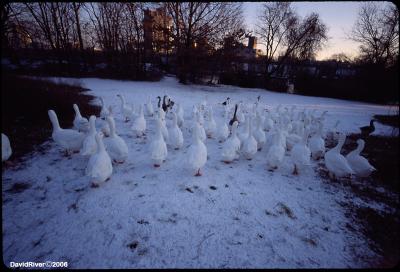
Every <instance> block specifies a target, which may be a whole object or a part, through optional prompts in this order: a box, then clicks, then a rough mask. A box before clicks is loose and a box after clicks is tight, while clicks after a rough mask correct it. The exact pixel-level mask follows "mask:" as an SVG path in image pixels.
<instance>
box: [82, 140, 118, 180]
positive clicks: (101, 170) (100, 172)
mask: <svg viewBox="0 0 400 272" xmlns="http://www.w3.org/2000/svg"><path fill="white" fill-rule="evenodd" d="M97 135H99V134H97ZM96 137H99V138H100V141H102V140H101V136H96ZM112 171H113V167H112V163H111V158H110V156H109V155H108V153H107V151H106V150H105V149H104V145H103V146H102V147H100V145H99V144H98V146H97V151H96V153H94V154H92V155H91V156H90V158H89V162H88V165H87V167H86V170H85V174H86V175H87V176H89V177H91V178H92V180H93V181H95V182H103V181H105V180H107V179H108V178H109V177H110V176H111V174H112Z"/></svg>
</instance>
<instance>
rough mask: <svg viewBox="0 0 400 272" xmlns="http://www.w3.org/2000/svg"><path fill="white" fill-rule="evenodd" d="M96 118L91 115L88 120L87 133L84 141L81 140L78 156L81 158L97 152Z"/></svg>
mask: <svg viewBox="0 0 400 272" xmlns="http://www.w3.org/2000/svg"><path fill="white" fill-rule="evenodd" d="M95 122H96V116H94V115H92V116H90V118H89V127H90V128H89V132H88V133H87V134H86V136H85V139H84V140H83V144H82V148H81V151H80V154H81V155H82V156H90V155H93V154H94V153H96V151H97V142H96V134H97V131H96V126H95Z"/></svg>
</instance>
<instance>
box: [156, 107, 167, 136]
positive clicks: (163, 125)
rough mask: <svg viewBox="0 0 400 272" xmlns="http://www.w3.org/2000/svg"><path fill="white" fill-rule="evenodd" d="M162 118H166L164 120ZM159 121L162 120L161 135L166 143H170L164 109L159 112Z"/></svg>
mask: <svg viewBox="0 0 400 272" xmlns="http://www.w3.org/2000/svg"><path fill="white" fill-rule="evenodd" d="M162 116H164V119H163V117H162ZM157 119H160V121H161V133H162V136H163V138H164V141H166V142H169V132H168V129H167V123H166V121H165V112H164V110H163V109H162V108H160V111H159V112H158V117H157Z"/></svg>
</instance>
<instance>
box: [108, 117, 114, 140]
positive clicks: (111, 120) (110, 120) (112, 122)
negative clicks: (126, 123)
mask: <svg viewBox="0 0 400 272" xmlns="http://www.w3.org/2000/svg"><path fill="white" fill-rule="evenodd" d="M107 120H108V124H109V126H110V136H111V137H114V136H115V135H116V134H115V122H114V119H112V118H108V119H107Z"/></svg>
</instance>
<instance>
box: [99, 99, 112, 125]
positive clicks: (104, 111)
mask: <svg viewBox="0 0 400 272" xmlns="http://www.w3.org/2000/svg"><path fill="white" fill-rule="evenodd" d="M99 98H100V101H101V111H100V118H101V119H103V120H105V119H106V118H107V116H109V115H110V111H109V109H107V108H106V105H105V103H104V100H103V97H99Z"/></svg>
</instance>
